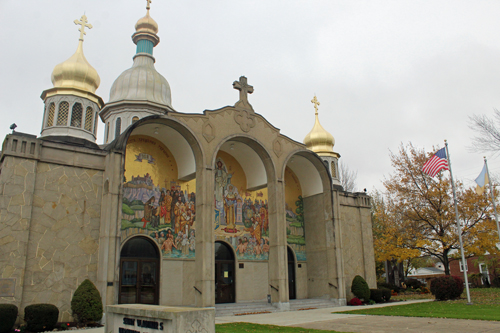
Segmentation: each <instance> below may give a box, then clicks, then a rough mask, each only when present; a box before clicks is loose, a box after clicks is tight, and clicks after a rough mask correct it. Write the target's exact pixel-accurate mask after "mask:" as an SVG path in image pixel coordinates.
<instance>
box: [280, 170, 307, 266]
mask: <svg viewBox="0 0 500 333" xmlns="http://www.w3.org/2000/svg"><path fill="white" fill-rule="evenodd" d="M285 211H286V239H287V243H288V245H289V246H290V247H291V248H292V249H293V251H294V252H295V256H296V257H297V261H306V259H307V258H306V238H305V230H304V201H303V200H302V190H301V187H300V182H299V180H298V178H297V176H296V175H295V173H294V172H293V171H292V170H291V169H290V168H288V167H287V168H286V169H285Z"/></svg>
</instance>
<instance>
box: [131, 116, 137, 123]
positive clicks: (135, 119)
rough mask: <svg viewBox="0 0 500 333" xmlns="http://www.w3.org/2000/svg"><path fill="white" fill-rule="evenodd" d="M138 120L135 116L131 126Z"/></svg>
mask: <svg viewBox="0 0 500 333" xmlns="http://www.w3.org/2000/svg"><path fill="white" fill-rule="evenodd" d="M138 120H139V117H137V116H135V117H134V118H132V124H134V123H136V122H137V121H138Z"/></svg>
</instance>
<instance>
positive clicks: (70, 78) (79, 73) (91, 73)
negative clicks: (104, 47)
mask: <svg viewBox="0 0 500 333" xmlns="http://www.w3.org/2000/svg"><path fill="white" fill-rule="evenodd" d="M77 22H78V23H77ZM75 23H76V24H81V25H82V27H81V29H80V40H79V42H78V48H77V49H76V52H75V54H73V55H72V56H71V57H70V58H69V59H68V60H66V61H64V62H62V63H60V64H59V65H56V67H54V70H53V71H52V84H53V85H54V87H67V88H77V89H81V90H85V91H89V92H91V93H95V91H96V90H97V88H98V87H99V84H100V83H101V79H100V77H99V74H97V71H96V70H95V69H94V67H92V66H91V65H90V64H89V62H88V61H87V59H86V58H85V55H84V54H83V35H84V34H85V32H84V31H83V30H84V28H85V27H88V28H91V27H92V25H90V24H87V17H86V16H85V15H83V16H82V18H81V20H80V21H77V20H75Z"/></svg>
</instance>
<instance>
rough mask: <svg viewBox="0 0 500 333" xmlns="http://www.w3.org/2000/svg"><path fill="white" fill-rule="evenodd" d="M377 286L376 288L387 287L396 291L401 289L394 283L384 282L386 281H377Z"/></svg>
mask: <svg viewBox="0 0 500 333" xmlns="http://www.w3.org/2000/svg"><path fill="white" fill-rule="evenodd" d="M377 288H378V289H382V288H387V289H389V290H394V291H395V292H397V293H399V292H400V291H401V287H398V286H396V285H395V284H392V283H386V282H382V283H377Z"/></svg>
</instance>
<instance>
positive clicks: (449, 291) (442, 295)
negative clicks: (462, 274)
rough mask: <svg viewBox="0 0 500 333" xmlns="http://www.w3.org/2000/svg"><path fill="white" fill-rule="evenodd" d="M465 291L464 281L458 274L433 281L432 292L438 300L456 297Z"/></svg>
mask: <svg viewBox="0 0 500 333" xmlns="http://www.w3.org/2000/svg"><path fill="white" fill-rule="evenodd" d="M463 291H464V281H463V280H462V279H461V278H459V277H458V276H443V277H438V278H435V279H433V280H432V281H431V293H432V294H433V295H434V296H435V297H436V299H437V300H440V301H444V300H447V299H456V298H459V297H460V295H462V292H463Z"/></svg>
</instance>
